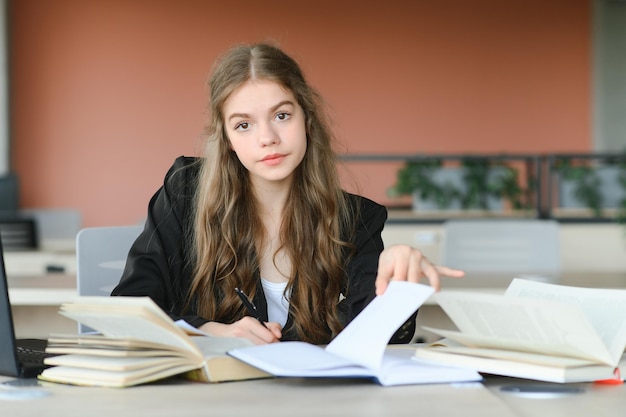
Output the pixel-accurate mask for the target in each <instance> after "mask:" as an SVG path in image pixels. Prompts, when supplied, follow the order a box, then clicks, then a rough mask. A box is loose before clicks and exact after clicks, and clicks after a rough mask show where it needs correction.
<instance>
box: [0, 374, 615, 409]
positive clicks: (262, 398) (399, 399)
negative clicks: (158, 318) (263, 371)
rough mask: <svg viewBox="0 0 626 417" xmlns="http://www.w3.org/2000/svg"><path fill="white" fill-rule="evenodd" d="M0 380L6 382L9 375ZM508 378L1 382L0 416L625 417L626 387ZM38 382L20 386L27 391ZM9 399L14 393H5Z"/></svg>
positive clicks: (9, 394) (10, 394)
mask: <svg viewBox="0 0 626 417" xmlns="http://www.w3.org/2000/svg"><path fill="white" fill-rule="evenodd" d="M6 380H8V379H7V378H1V377H0V381H6ZM512 383H515V384H528V383H530V382H528V381H519V380H512V379H508V378H496V377H494V378H493V379H487V380H486V382H485V384H484V385H483V384H479V383H473V384H462V385H449V384H444V385H413V386H398V387H380V386H378V385H375V384H373V383H371V382H367V381H359V380H348V379H346V380H341V379H337V380H329V379H310V380H305V379H299V378H287V379H268V380H258V381H242V382H230V383H221V384H199V383H188V382H182V381H177V380H172V381H167V382H162V383H157V384H151V385H144V386H138V387H133V388H126V389H111V388H93V387H74V386H63V385H57V384H46V385H44V386H43V387H39V388H34V389H36V390H39V391H44V392H45V393H47V394H49V395H47V396H44V397H40V398H34V399H27V400H20V401H16V400H12V399H10V398H11V396H13V395H17V394H12V393H8V394H7V391H8V389H7V388H1V387H0V415H3V416H31V415H37V414H44V413H45V415H46V416H63V417H73V416H77V417H83V416H85V415H89V416H92V417H99V416H115V415H133V416H137V417H138V416H150V417H153V416H155V415H159V416H174V415H181V416H206V415H209V414H210V415H219V416H257V417H264V416H272V417H280V416H289V417H292V416H294V415H297V416H298V417H307V416H315V417H319V416H341V417H346V416H359V417H367V416H372V417H380V416H385V417H394V416H419V415H421V416H431V417H432V416H435V417H436V416H446V417H449V416H454V415H463V416H464V417H473V416H477V417H478V416H480V417H490V416H493V417H513V416H533V417H534V416H539V415H546V416H550V417H559V416H568V417H570V416H572V415H602V416H608V417H610V416H622V415H623V414H624V410H625V409H626V388H625V386H624V385H619V386H597V385H592V384H579V385H578V386H580V387H583V388H584V392H582V393H577V394H570V395H568V396H563V397H559V398H550V399H546V398H544V399H537V398H522V397H517V396H514V395H512V394H506V393H503V392H501V391H500V389H499V388H500V387H501V386H502V385H506V384H512ZM27 389H33V388H20V390H27ZM7 397H8V398H7Z"/></svg>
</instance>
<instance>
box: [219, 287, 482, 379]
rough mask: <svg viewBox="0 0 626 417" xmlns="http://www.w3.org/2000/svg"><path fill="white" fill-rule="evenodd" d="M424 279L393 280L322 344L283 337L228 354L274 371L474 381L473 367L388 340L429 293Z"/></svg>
mask: <svg viewBox="0 0 626 417" xmlns="http://www.w3.org/2000/svg"><path fill="white" fill-rule="evenodd" d="M432 293H433V289H432V288H431V287H429V286H426V285H420V284H414V283H409V282H400V281H394V282H391V283H390V284H389V287H388V288H387V290H386V291H385V293H384V294H383V295H381V296H378V297H376V298H374V300H372V302H371V303H370V304H368V306H367V307H366V308H365V309H363V311H362V312H361V313H360V314H359V315H358V316H357V317H355V318H354V320H352V322H351V323H350V324H348V325H347V326H346V327H345V328H344V329H343V331H341V333H339V334H338V335H337V336H336V337H335V338H334V339H333V341H332V342H330V344H328V346H326V348H323V347H320V346H316V345H312V344H309V343H304V342H283V343H273V344H269V345H261V346H253V347H247V348H240V349H234V350H231V351H229V352H228V354H229V355H231V356H233V357H235V358H238V359H240V360H242V361H244V362H246V363H248V364H250V365H253V366H255V367H257V368H259V369H262V370H263V371H266V372H268V373H270V374H272V375H275V376H280V377H354V378H370V379H374V380H376V381H377V382H378V383H380V384H381V385H404V384H424V383H448V382H465V381H479V380H481V379H482V377H481V376H480V375H479V374H478V373H477V372H475V371H472V370H466V369H460V368H454V367H449V366H439V365H434V364H432V363H429V362H427V361H419V360H415V359H413V358H412V356H413V352H414V348H408V347H406V345H405V346H404V347H401V346H397V347H394V346H388V345H387V343H388V342H389V339H391V336H393V333H394V332H395V331H396V330H397V329H398V328H399V327H400V326H401V325H402V324H403V323H404V322H405V321H406V320H407V319H408V318H409V317H410V316H411V314H413V313H414V312H415V310H417V309H418V308H419V306H421V305H422V303H423V302H424V301H425V300H426V299H427V298H428V297H430V295H431V294H432Z"/></svg>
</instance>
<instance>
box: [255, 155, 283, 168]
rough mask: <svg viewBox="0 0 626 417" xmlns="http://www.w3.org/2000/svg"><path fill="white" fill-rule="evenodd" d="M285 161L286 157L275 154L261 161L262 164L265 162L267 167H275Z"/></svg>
mask: <svg viewBox="0 0 626 417" xmlns="http://www.w3.org/2000/svg"><path fill="white" fill-rule="evenodd" d="M283 159H285V155H283V154H273V155H267V156H266V157H264V158H263V159H261V162H263V163H264V164H265V165H270V166H273V165H278V164H280V163H281V162H282V160H283Z"/></svg>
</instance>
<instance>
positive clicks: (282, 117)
mask: <svg viewBox="0 0 626 417" xmlns="http://www.w3.org/2000/svg"><path fill="white" fill-rule="evenodd" d="M289 116H291V115H290V114H289V113H287V112H280V113H277V114H276V119H278V120H281V121H282V120H287V119H289Z"/></svg>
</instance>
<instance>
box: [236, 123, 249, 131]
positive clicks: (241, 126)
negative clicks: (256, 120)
mask: <svg viewBox="0 0 626 417" xmlns="http://www.w3.org/2000/svg"><path fill="white" fill-rule="evenodd" d="M249 127H250V125H249V124H248V122H241V123H237V124H236V125H235V130H248V128H249Z"/></svg>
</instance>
